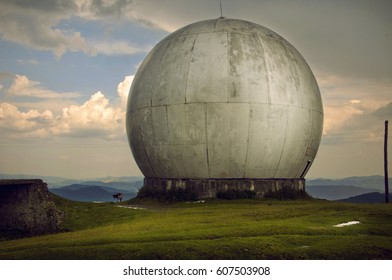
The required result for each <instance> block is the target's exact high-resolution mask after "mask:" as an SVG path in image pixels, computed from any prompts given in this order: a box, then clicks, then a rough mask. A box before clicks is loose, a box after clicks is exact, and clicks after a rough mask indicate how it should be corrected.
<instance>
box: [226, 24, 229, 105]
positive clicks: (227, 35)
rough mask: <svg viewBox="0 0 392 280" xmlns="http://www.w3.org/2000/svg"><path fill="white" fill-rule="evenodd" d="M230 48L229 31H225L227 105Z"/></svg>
mask: <svg viewBox="0 0 392 280" xmlns="http://www.w3.org/2000/svg"><path fill="white" fill-rule="evenodd" d="M229 53H230V48H229V31H226V61H227V80H226V93H227V101H226V102H227V103H230V90H229V89H230V85H229V84H230V54H229Z"/></svg>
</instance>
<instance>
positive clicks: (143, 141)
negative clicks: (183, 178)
mask: <svg viewBox="0 0 392 280" xmlns="http://www.w3.org/2000/svg"><path fill="white" fill-rule="evenodd" d="M150 111H151V115H152V110H150ZM139 114H140V112H138V115H139ZM151 121H152V116H151ZM139 125H140V124H139ZM140 137H141V138H142V145H143V152H144V154H145V155H146V158H147V162H148V165H149V166H150V168H151V171H152V173H153V174H154V177H157V174H156V172H155V170H154V167H153V166H152V164H151V162H150V156H149V155H148V153H147V150H146V146H145V144H144V143H146V141H145V139H144V137H143V133H140Z"/></svg>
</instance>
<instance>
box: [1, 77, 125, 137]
mask: <svg viewBox="0 0 392 280" xmlns="http://www.w3.org/2000/svg"><path fill="white" fill-rule="evenodd" d="M132 80H133V76H127V77H125V78H124V80H123V81H122V82H120V83H119V85H118V87H117V93H118V98H119V100H120V102H118V104H117V103H116V102H113V103H112V104H111V102H110V100H109V99H108V98H106V97H105V95H104V94H103V93H102V92H100V91H98V92H96V93H94V94H93V95H91V97H90V98H89V99H88V100H87V101H86V102H84V103H83V104H81V105H79V104H73V105H69V106H66V107H63V108H62V111H61V113H60V114H58V115H55V114H54V113H53V111H51V110H44V111H38V110H36V109H29V110H28V111H26V112H22V111H21V110H20V109H19V108H18V107H16V106H15V105H13V104H10V103H0V129H1V130H2V131H4V132H5V133H4V135H6V136H9V137H11V138H12V137H13V138H16V137H24V138H28V137H41V138H42V137H49V136H56V135H57V136H76V137H95V136H100V137H102V138H107V139H117V138H118V137H123V136H124V135H125V109H126V108H125V106H126V102H127V97H128V92H129V88H130V85H131V83H132ZM35 83H38V82H35ZM33 84H34V83H33ZM29 85H31V82H30V81H29V80H28V78H27V77H25V78H22V79H21V81H19V82H18V83H17V84H15V85H13V87H11V92H21V91H23V90H25V89H26V88H34V86H35V85H36V84H34V86H29ZM44 93H45V94H42V93H39V94H38V93H37V94H35V95H34V96H39V97H42V98H43V97H49V98H50V97H51V96H55V97H57V95H56V94H55V93H52V94H47V93H46V92H44ZM32 104H33V103H32Z"/></svg>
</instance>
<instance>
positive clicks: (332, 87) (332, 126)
mask: <svg viewBox="0 0 392 280" xmlns="http://www.w3.org/2000/svg"><path fill="white" fill-rule="evenodd" d="M318 83H319V86H320V91H321V94H322V97H323V103H324V113H325V114H324V132H323V134H324V135H330V134H331V135H333V134H339V133H342V132H347V131H352V130H356V131H369V130H372V129H374V127H375V126H377V123H375V122H376V121H377V120H376V119H375V118H374V117H372V116H371V115H372V114H373V112H375V111H376V110H377V109H379V108H381V107H383V106H386V105H387V104H388V103H390V102H391V101H392V98H391V96H390V89H391V88H392V84H389V83H379V82H378V81H376V80H365V79H354V78H350V77H343V76H334V75H323V76H321V77H320V78H319V79H318ZM359 120H361V121H359Z"/></svg>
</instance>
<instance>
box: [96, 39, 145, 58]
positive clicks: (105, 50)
mask: <svg viewBox="0 0 392 280" xmlns="http://www.w3.org/2000/svg"><path fill="white" fill-rule="evenodd" d="M91 45H92V47H91V49H92V50H93V52H94V53H99V54H105V55H133V54H136V53H141V52H147V51H148V50H149V49H150V47H146V48H140V47H136V46H132V45H131V44H130V43H128V42H126V41H112V42H96V43H92V44H91Z"/></svg>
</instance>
